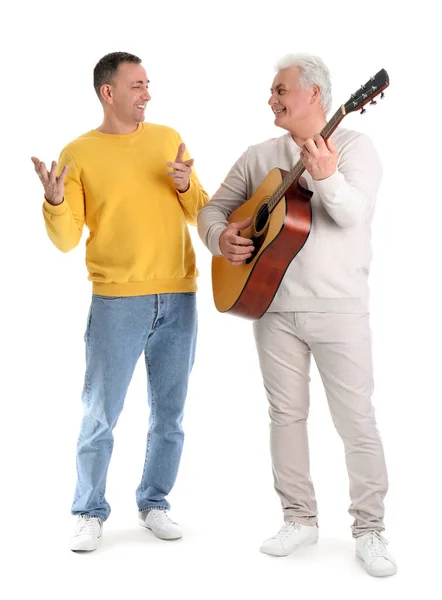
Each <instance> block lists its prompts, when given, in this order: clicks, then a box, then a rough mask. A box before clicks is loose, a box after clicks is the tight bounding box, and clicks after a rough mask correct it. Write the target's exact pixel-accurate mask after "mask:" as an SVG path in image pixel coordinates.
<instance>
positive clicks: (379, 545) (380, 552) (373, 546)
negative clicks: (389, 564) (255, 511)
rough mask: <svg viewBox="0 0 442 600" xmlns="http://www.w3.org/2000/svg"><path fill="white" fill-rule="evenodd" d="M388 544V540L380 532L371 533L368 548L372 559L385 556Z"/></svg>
mask: <svg viewBox="0 0 442 600" xmlns="http://www.w3.org/2000/svg"><path fill="white" fill-rule="evenodd" d="M387 544H388V542H387V540H386V539H385V538H384V537H383V536H382V535H381V534H380V533H379V532H378V531H372V532H370V535H369V537H368V540H367V547H368V551H369V552H370V556H371V557H372V558H378V557H380V556H385V555H386V553H387V548H386V545H387Z"/></svg>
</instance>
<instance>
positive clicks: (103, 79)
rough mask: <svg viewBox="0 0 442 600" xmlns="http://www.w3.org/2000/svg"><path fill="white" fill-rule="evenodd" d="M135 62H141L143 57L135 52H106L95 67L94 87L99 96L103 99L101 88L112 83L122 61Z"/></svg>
mask: <svg viewBox="0 0 442 600" xmlns="http://www.w3.org/2000/svg"><path fill="white" fill-rule="evenodd" d="M125 62H128V63H135V64H138V65H139V64H140V63H141V58H138V56H135V54H129V52H111V53H110V54H106V56H103V58H100V60H99V61H98V62H97V64H96V65H95V68H94V88H95V91H96V93H97V96H98V97H99V98H100V100H101V95H100V88H101V86H102V85H104V84H105V83H112V79H113V77H114V75H115V73H116V72H117V70H118V67H119V66H120V65H121V63H125Z"/></svg>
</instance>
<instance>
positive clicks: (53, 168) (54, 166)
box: [49, 160, 57, 183]
mask: <svg viewBox="0 0 442 600" xmlns="http://www.w3.org/2000/svg"><path fill="white" fill-rule="evenodd" d="M56 173H57V163H56V162H55V160H53V161H52V164H51V170H50V171H49V180H50V181H51V182H52V183H55V176H56Z"/></svg>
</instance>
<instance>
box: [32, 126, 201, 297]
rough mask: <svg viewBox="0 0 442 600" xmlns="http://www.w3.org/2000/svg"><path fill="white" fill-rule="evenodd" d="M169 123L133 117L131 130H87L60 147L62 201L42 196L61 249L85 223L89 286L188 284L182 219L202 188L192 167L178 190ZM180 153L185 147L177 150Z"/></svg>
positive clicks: (192, 212) (191, 287) (123, 292)
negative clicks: (135, 122)
mask: <svg viewBox="0 0 442 600" xmlns="http://www.w3.org/2000/svg"><path fill="white" fill-rule="evenodd" d="M181 141H182V140H181V138H180V136H179V134H178V133H177V132H176V131H174V130H173V129H171V128H169V127H164V126H162V125H153V124H151V123H140V124H139V125H138V128H137V130H136V131H134V132H133V133H128V134H122V135H112V134H106V133H100V132H98V131H89V132H88V133H86V134H84V135H82V136H81V137H79V138H77V139H76V140H74V141H73V142H71V143H70V144H68V145H67V146H66V147H65V148H64V149H63V151H62V152H61V155H60V159H59V163H58V173H60V171H61V169H62V168H63V166H64V165H68V167H69V168H68V173H67V175H66V180H65V190H64V192H65V195H64V201H63V202H62V203H61V204H59V205H58V206H52V205H51V204H49V203H48V202H46V201H45V202H44V204H43V215H44V219H45V224H46V229H47V232H48V235H49V237H50V239H51V240H52V242H53V243H54V244H55V246H56V247H57V248H59V249H60V250H61V251H62V252H68V251H69V250H71V249H72V248H74V247H75V246H76V245H77V244H78V243H79V241H80V239H81V235H82V230H83V225H84V224H86V226H87V227H88V229H89V237H88V239H87V242H86V264H87V268H88V272H89V279H90V280H91V281H92V282H93V293H95V294H101V295H104V296H138V295H144V294H161V293H168V292H191V291H195V290H196V277H197V276H198V271H197V269H196V265H195V253H194V250H193V247H192V242H191V239H190V235H189V231H188V228H187V223H190V224H192V225H195V224H196V218H197V214H198V212H199V211H200V210H201V208H202V207H203V206H204V205H205V204H206V202H207V201H208V196H207V194H206V192H205V191H204V189H203V187H202V186H201V184H200V182H199V181H198V178H197V176H196V174H195V171H194V170H193V169H192V174H191V179H190V188H189V190H188V191H187V192H185V193H183V194H181V193H178V192H177V191H176V189H175V186H174V184H173V180H172V178H171V177H169V176H168V175H167V173H168V172H170V168H168V167H167V166H166V162H168V161H170V162H173V161H174V160H175V157H176V154H177V150H178V146H179V145H180V143H181ZM184 158H185V160H187V159H188V158H189V155H188V153H187V150H186V153H185V157H184Z"/></svg>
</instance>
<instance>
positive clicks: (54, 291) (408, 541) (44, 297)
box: [0, 0, 442, 599]
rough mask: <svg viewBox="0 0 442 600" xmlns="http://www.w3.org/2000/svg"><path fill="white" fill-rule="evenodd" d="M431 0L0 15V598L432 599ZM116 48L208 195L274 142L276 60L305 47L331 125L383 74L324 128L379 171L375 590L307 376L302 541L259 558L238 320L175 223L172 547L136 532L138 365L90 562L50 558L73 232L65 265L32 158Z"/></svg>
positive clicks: (69, 438) (261, 516)
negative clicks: (383, 559) (381, 548)
mask: <svg viewBox="0 0 442 600" xmlns="http://www.w3.org/2000/svg"><path fill="white" fill-rule="evenodd" d="M431 5H433V3H432V2H431V3H430V2H429V1H428V2H427V1H421V2H419V4H418V5H415V4H411V3H408V2H403V3H402V4H398V5H397V8H393V7H392V3H389V2H388V1H387V0H384V1H383V2H378V1H374V2H370V3H369V2H367V3H366V4H365V5H362V6H361V5H360V3H356V2H348V1H341V2H335V3H332V2H324V3H323V4H321V3H320V2H304V3H296V2H294V1H291V2H285V1H283V0H279V1H278V2H271V3H269V2H265V3H262V5H261V6H258V3H257V2H256V3H255V2H242V1H240V0H237V1H236V2H227V1H223V2H221V3H220V4H216V5H212V4H211V3H210V2H206V3H203V2H192V1H183V2H174V1H172V0H169V1H167V2H163V3H161V2H160V0H157V2H149V1H147V0H146V1H145V2H143V3H140V2H137V1H133V2H125V3H113V2H93V1H92V0H90V1H89V2H84V3H79V2H70V3H69V2H60V3H55V2H54V3H52V2H49V1H46V0H42V1H40V2H38V3H35V4H33V5H32V6H27V5H26V3H14V4H13V6H12V7H9V8H3V9H2V15H1V18H0V21H1V32H0V33H1V35H0V39H1V45H2V51H1V58H2V61H1V70H0V77H1V82H2V93H1V96H0V100H1V104H2V110H1V117H2V122H1V139H2V144H1V149H2V155H3V156H2V161H1V171H2V189H1V192H2V193H1V202H2V204H3V210H2V221H3V222H2V233H1V236H0V237H1V239H0V243H1V256H2V263H1V269H2V276H1V280H2V281H1V287H2V294H1V302H2V311H1V341H2V362H1V365H2V377H1V382H2V387H1V407H2V414H1V420H0V423H1V425H0V427H1V435H0V443H1V453H0V458H1V461H2V467H1V483H2V490H3V491H2V494H1V502H2V511H1V516H2V523H1V527H0V539H1V547H2V549H3V559H2V567H3V568H4V575H3V576H2V578H1V579H0V582H1V583H0V585H1V586H2V587H4V588H5V590H4V591H6V593H5V594H3V597H4V598H8V599H9V598H11V599H12V598H25V597H29V596H31V594H32V595H33V596H35V595H37V596H38V597H45V598H47V599H52V598H54V599H55V598H56V599H58V598H63V599H70V598H78V597H82V598H96V597H106V598H121V597H122V595H123V594H126V595H127V597H129V596H133V597H152V598H158V597H161V598H165V599H169V598H175V597H189V598H198V599H199V598H204V599H206V598H226V597H229V598H235V599H236V598H243V597H247V598H270V597H272V598H278V597H284V598H292V597H293V598H299V597H304V595H305V597H309V598H323V597H324V596H325V595H329V594H330V593H331V594H332V596H336V597H340V598H343V599H347V598H348V599H350V598H351V599H353V598H371V597H374V596H376V597H378V598H389V597H390V596H391V595H394V596H397V597H399V596H400V595H403V594H406V593H407V592H410V593H411V594H416V593H422V595H423V596H424V597H425V598H435V597H440V596H439V592H437V591H436V588H437V587H439V588H440V583H439V581H440V580H439V578H438V577H437V571H436V569H437V568H438V566H439V562H440V560H439V557H438V554H439V552H440V545H439V538H440V534H439V523H440V514H439V513H440V495H439V491H438V483H439V481H438V480H439V476H440V472H441V470H440V457H441V453H440V421H441V417H442V412H441V408H440V402H441V399H442V398H441V392H440V383H439V382H440V373H441V369H442V365H441V361H440V343H439V342H440V338H441V333H442V324H441V318H440V295H439V292H438V290H439V287H440V286H439V282H440V257H441V253H440V246H439V244H440V241H441V237H442V236H441V235H440V219H441V217H442V211H441V208H440V202H441V197H440V191H439V186H438V180H439V175H440V170H441V168H440V123H439V108H440V98H441V84H440V63H439V61H438V60H437V58H436V56H437V55H436V51H437V46H438V45H439V44H440V39H439V37H438V36H439V31H438V30H437V19H436V15H435V10H436V9H435V8H431ZM435 5H436V4H434V6H435ZM116 50H124V51H128V52H132V53H135V54H137V55H139V56H140V57H142V59H143V64H144V65H145V67H146V69H147V72H148V75H149V77H150V79H151V93H152V101H151V103H150V104H149V106H148V110H147V115H146V118H147V120H151V121H153V122H157V123H164V124H167V125H170V126H172V127H174V128H176V129H177V130H178V131H179V132H180V133H181V135H182V137H183V139H184V140H185V141H186V143H187V145H188V147H189V150H190V152H191V155H192V156H193V157H194V158H195V165H196V170H197V173H198V175H199V177H200V179H201V181H202V183H203V184H204V185H205V187H206V189H207V191H208V192H209V194H211V195H212V194H213V193H214V192H215V191H216V189H217V188H218V186H219V184H220V182H221V181H222V179H223V177H224V176H225V174H226V173H227V171H228V169H229V168H230V166H231V165H232V164H233V162H234V161H235V160H236V159H237V158H238V157H239V155H240V154H241V153H242V152H243V151H244V150H245V149H246V148H247V146H249V145H251V144H254V143H258V142H260V141H263V140H265V139H267V138H269V137H273V136H279V135H281V134H283V133H284V132H283V131H282V130H279V129H276V128H275V127H274V125H273V118H272V114H271V113H270V109H269V108H268V106H267V100H268V96H269V87H270V84H271V81H272V79H273V76H274V71H273V65H274V63H275V62H276V60H277V59H279V58H280V57H281V56H283V55H284V54H285V53H287V52H299V51H306V52H312V53H316V54H319V55H320V56H322V58H323V59H324V60H325V61H326V63H327V64H328V66H329V68H330V71H331V74H332V80H333V97H334V101H333V112H334V111H335V110H336V109H337V108H338V106H339V105H340V104H341V103H343V102H345V101H346V100H347V99H348V97H349V95H350V94H351V93H352V92H353V91H355V89H357V88H358V87H359V85H360V84H362V83H365V81H367V79H368V78H369V77H371V76H372V75H373V74H374V73H376V72H377V71H378V70H379V69H381V68H385V69H387V71H388V72H389V74H390V78H391V86H390V88H389V89H388V90H387V94H386V98H385V100H383V101H382V102H379V103H378V105H377V106H376V107H370V108H369V110H367V113H366V114H365V115H364V116H359V115H358V114H357V113H356V114H352V115H349V116H348V117H346V120H345V121H344V123H343V126H345V127H349V128H354V129H359V130H361V131H364V132H366V133H368V134H369V135H370V136H371V137H372V139H373V141H374V143H375V145H376V147H377V149H378V151H379V153H380V155H381V158H382V161H383V165H384V180H383V184H382V189H381V192H380V194H379V198H378V208H377V213H376V218H375V223H374V228H373V246H374V262H373V270H372V275H371V288H372V328H373V332H374V362H375V379H376V391H375V396H374V402H375V406H376V411H377V419H378V426H379V429H380V432H381V434H382V437H383V441H384V446H385V452H386V457H387V462H388V468H389V475H390V486H391V487H390V492H389V494H388V495H387V499H386V525H387V530H386V536H387V538H389V539H390V542H391V544H390V549H391V552H392V553H393V554H394V555H395V556H396V557H397V560H398V564H399V572H398V574H397V576H396V577H394V578H390V579H388V580H375V579H373V578H370V577H369V576H368V575H367V574H366V573H365V572H364V571H363V569H362V568H361V566H360V565H359V564H358V563H357V562H356V559H355V558H354V555H353V552H354V549H353V542H352V540H351V533H350V524H351V519H350V517H349V515H348V514H347V508H348V505H349V498H348V481H347V475H346V470H345V463H344V454H343V447H342V444H341V441H340V439H339V438H338V435H337V434H336V432H335V431H334V428H333V425H332V422H331V418H330V416H329V412H328V408H327V405H326V399H325V396H324V392H323V389H322V387H321V384H320V381H319V378H318V375H317V372H316V370H315V369H313V371H312V407H311V416H310V422H309V426H310V446H311V457H312V475H313V478H314V482H315V486H316V492H317V498H318V503H319V510H320V543H319V544H318V545H317V546H315V547H313V548H309V549H306V550H301V551H299V552H297V553H294V554H293V555H291V556H290V557H288V558H285V559H272V558H270V557H266V556H264V555H262V554H260V553H259V551H258V549H259V546H260V544H261V542H262V540H263V539H265V538H266V537H269V536H271V535H273V534H274V533H275V532H276V531H277V530H278V528H279V526H280V525H281V512H280V507H279V501H278V499H277V496H276V494H275V492H274V491H273V484H272V477H271V465H270V458H269V450H268V415H267V402H266V398H265V395H264V391H263V387H262V384H261V378H260V373H259V369H258V363H257V358H256V355H255V348H254V343H253V338H252V331H251V325H250V323H249V322H247V321H243V320H241V319H238V318H235V317H231V316H228V315H220V314H218V313H217V312H216V310H215V308H214V306H213V302H212V295H211V281H210V256H209V253H208V251H207V250H206V249H205V248H204V247H203V245H202V243H201V242H200V241H199V239H198V237H197V234H196V231H195V230H193V231H192V236H193V238H194V241H195V247H196V251H197V256H198V265H199V269H200V273H201V276H200V280H199V286H200V292H199V319H200V321H199V323H200V325H199V327H200V335H199V345H198V354H197V360H196V365H195V369H194V372H193V375H192V378H191V385H190V391H189V396H188V404H187V412H186V417H185V430H186V443H185V447H184V453H183V458H182V465H181V470H180V474H179V478H178V481H177V483H176V486H175V488H174V490H173V493H172V494H171V496H170V500H171V502H172V505H173V516H174V518H175V519H176V520H177V521H179V522H180V523H181V524H182V526H183V528H184V531H185V537H184V539H183V540H181V541H179V542H173V543H166V542H161V541H159V540H156V539H155V538H154V537H153V536H152V535H151V534H150V533H149V532H147V531H145V530H142V529H141V528H138V526H137V510H136V505H135V489H136V487H137V485H138V482H139V479H140V477H141V471H142V465H143V458H144V448H145V439H146V430H147V419H148V410H147V401H146V391H145V390H146V377H145V372H144V364H143V362H142V361H140V364H139V365H138V367H137V370H136V373H135V375H134V379H133V382H132V385H131V387H130V390H129V393H128V396H127V401H126V406H125V410H124V411H123V414H122V417H121V419H120V421H119V424H118V426H117V429H116V431H115V438H116V441H115V448H114V455H113V459H112V462H111V467H110V471H109V478H108V488H107V498H108V500H109V501H110V503H111V505H112V514H111V517H110V519H109V520H108V521H107V523H106V524H105V528H104V536H105V537H104V538H103V540H102V543H101V547H100V549H99V550H98V551H97V552H95V553H92V554H88V555H76V554H73V553H71V552H70V551H69V550H68V542H69V538H70V535H71V533H72V529H73V527H74V524H75V519H74V517H72V516H71V515H70V506H71V501H72V496H73V492H74V485H75V475H76V473H75V445H76V438H77V434H78V428H79V423H80V418H81V401H80V394H81V389H82V385H83V374H84V347H83V333H84V328H85V324H86V315H87V310H88V306H89V301H90V284H89V283H88V282H87V280H86V269H85V265H84V239H83V241H82V243H81V244H80V246H79V247H78V248H76V249H75V250H74V251H72V252H71V253H69V254H68V255H63V254H61V253H60V252H58V251H57V250H56V249H55V248H54V247H53V246H52V245H51V243H50V242H49V240H48V239H47V237H46V233H45V230H44V226H43V219H42V216H41V202H42V190H41V187H40V182H39V181H38V178H37V176H36V175H35V173H34V172H33V166H32V164H31V161H30V156H31V155H37V156H38V157H40V158H41V159H43V160H45V161H46V162H47V163H49V162H50V160H52V159H54V158H55V159H56V158H57V157H58V154H59V152H60V150H61V148H62V147H63V146H64V145H65V144H66V143H68V142H69V141H70V140H72V139H74V138H75V137H77V136H78V135H80V134H82V133H84V132H85V131H87V130H88V129H91V128H95V127H97V126H98V125H99V124H100V122H101V107H100V104H99V102H98V101H97V98H96V97H95V93H94V90H93V87H92V70H93V67H94V65H95V63H96V62H97V61H98V60H99V59H100V58H101V56H103V55H104V54H107V53H108V52H111V51H116ZM172 158H173V157H171V159H172ZM429 586H432V587H433V588H434V589H433V591H432V592H425V590H426V589H427V588H428V587H429Z"/></svg>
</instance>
